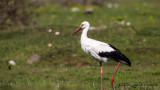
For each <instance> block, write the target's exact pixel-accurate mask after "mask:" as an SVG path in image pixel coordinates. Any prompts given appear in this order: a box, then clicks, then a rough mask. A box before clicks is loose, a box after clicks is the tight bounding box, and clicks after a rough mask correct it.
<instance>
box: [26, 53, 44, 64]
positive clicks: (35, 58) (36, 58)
mask: <svg viewBox="0 0 160 90" xmlns="http://www.w3.org/2000/svg"><path fill="white" fill-rule="evenodd" d="M40 60H41V56H40V55H33V56H31V57H30V58H29V59H28V60H27V64H33V63H35V62H39V61H40Z"/></svg>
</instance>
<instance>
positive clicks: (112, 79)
mask: <svg viewBox="0 0 160 90" xmlns="http://www.w3.org/2000/svg"><path fill="white" fill-rule="evenodd" d="M119 65H120V62H119V63H118V65H117V68H116V71H115V73H114V74H113V76H112V78H111V84H112V87H113V81H114V76H115V74H116V72H117V70H118V68H119Z"/></svg>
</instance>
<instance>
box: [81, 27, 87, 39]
mask: <svg viewBox="0 0 160 90" xmlns="http://www.w3.org/2000/svg"><path fill="white" fill-rule="evenodd" d="M88 30H89V27H86V28H85V29H83V31H82V34H81V38H88V37H87V32H88Z"/></svg>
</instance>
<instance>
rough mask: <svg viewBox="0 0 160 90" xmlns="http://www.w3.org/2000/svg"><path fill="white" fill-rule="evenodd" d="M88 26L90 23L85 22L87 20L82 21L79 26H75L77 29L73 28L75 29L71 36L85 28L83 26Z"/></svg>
mask: <svg viewBox="0 0 160 90" xmlns="http://www.w3.org/2000/svg"><path fill="white" fill-rule="evenodd" d="M89 26H90V25H89V22H87V21H84V22H82V23H81V25H80V27H79V28H77V30H75V31H74V32H73V33H72V36H73V35H74V34H75V33H77V32H78V31H80V30H82V29H85V28H87V27H89Z"/></svg>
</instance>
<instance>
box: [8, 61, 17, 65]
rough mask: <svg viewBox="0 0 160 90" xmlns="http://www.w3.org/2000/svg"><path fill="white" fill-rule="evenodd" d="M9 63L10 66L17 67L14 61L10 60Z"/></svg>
mask: <svg viewBox="0 0 160 90" xmlns="http://www.w3.org/2000/svg"><path fill="white" fill-rule="evenodd" d="M8 63H9V65H12V66H15V65H16V63H15V62H14V61H13V60H10V61H9V62H8Z"/></svg>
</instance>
